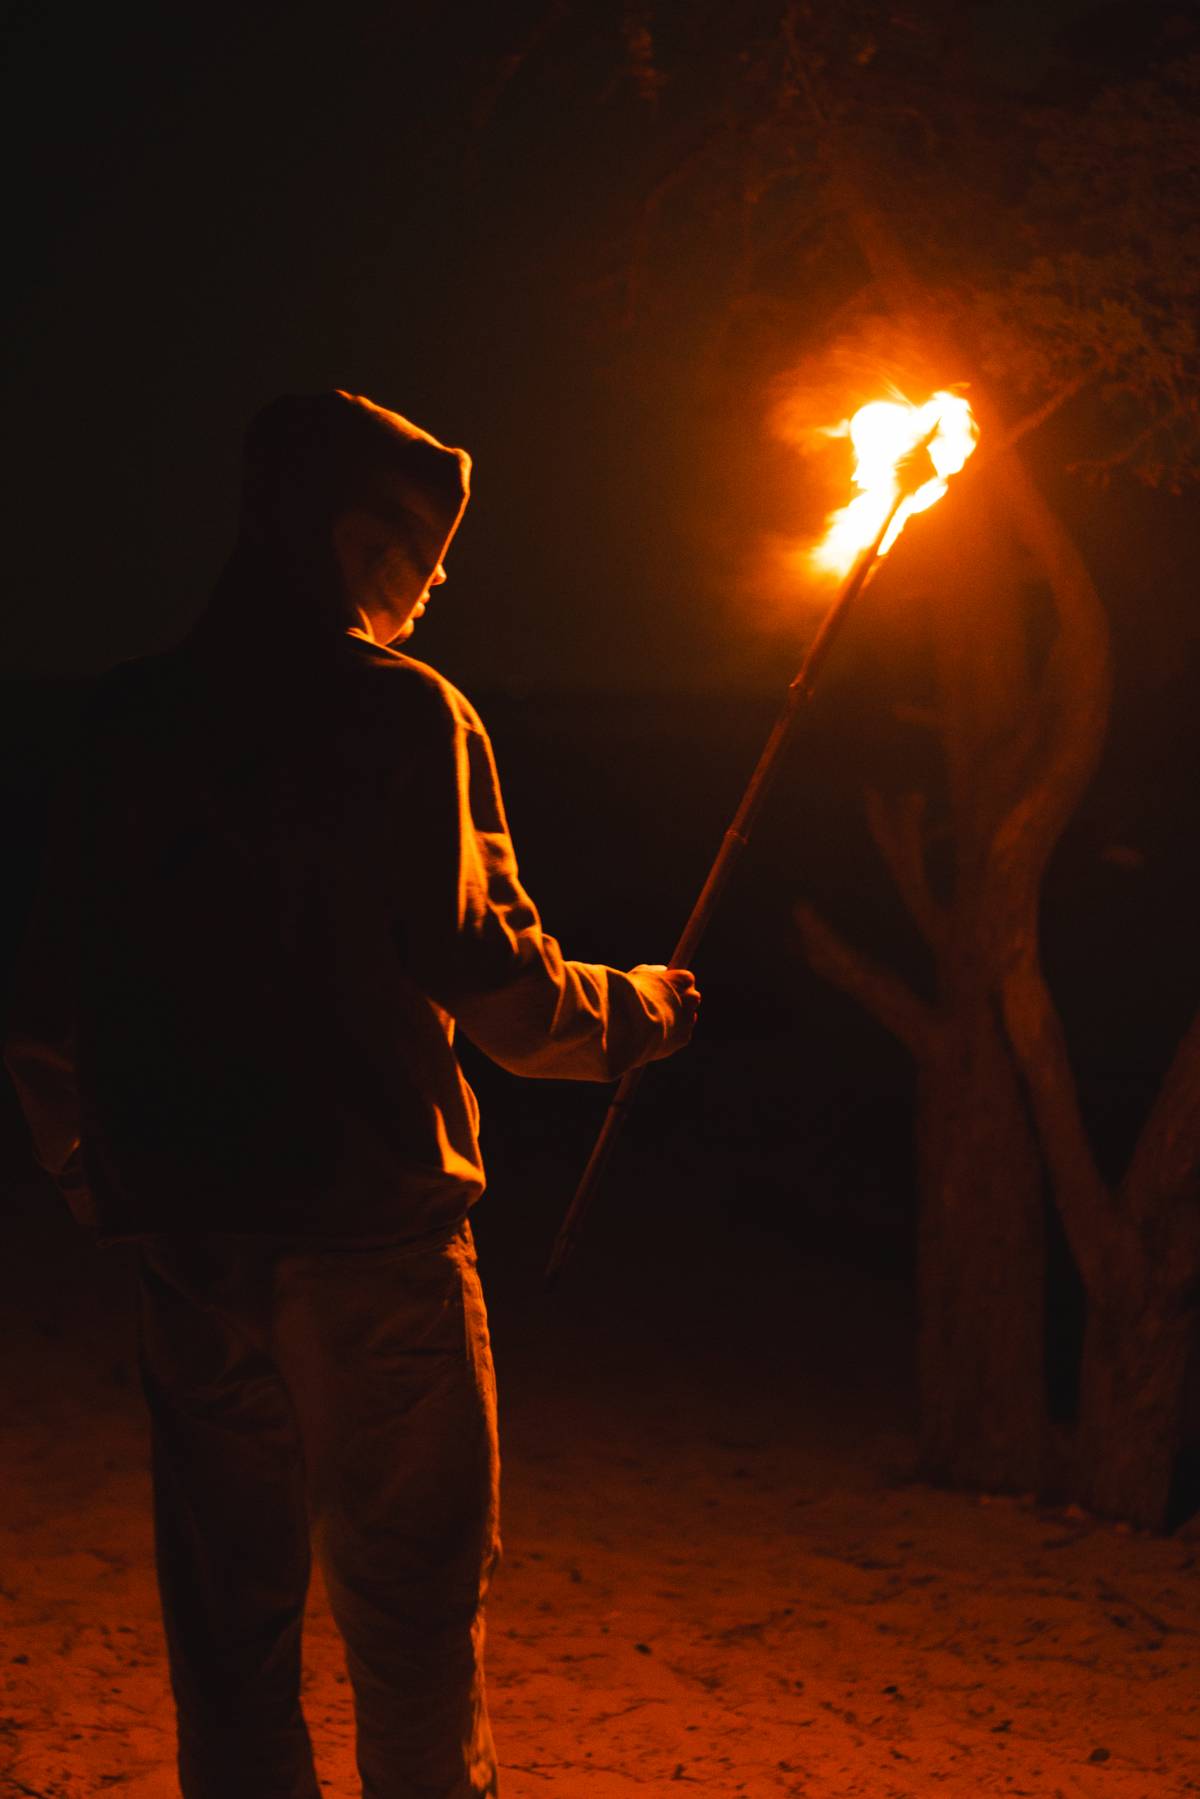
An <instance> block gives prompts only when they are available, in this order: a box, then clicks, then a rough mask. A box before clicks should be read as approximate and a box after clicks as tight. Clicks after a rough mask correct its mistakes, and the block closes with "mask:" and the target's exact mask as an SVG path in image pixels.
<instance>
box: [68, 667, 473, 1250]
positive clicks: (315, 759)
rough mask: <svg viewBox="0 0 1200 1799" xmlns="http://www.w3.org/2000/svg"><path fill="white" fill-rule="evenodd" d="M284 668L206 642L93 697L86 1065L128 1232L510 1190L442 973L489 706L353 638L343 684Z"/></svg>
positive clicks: (101, 1151)
mask: <svg viewBox="0 0 1200 1799" xmlns="http://www.w3.org/2000/svg"><path fill="white" fill-rule="evenodd" d="M277 672H278V671H277V669H276V668H275V667H274V665H273V664H272V661H271V659H270V658H269V657H262V656H261V655H256V654H255V652H254V650H251V651H250V653H249V654H248V655H247V657H246V658H245V660H244V661H243V662H242V663H240V664H239V667H238V678H237V679H236V680H235V681H231V680H229V679H228V678H225V677H224V676H223V673H222V671H220V670H219V669H214V668H213V667H212V666H211V661H210V659H209V658H207V657H206V656H204V655H203V654H200V653H198V652H197V651H196V650H195V649H194V648H191V647H188V648H185V649H184V650H183V651H180V652H175V653H173V654H171V655H168V656H164V657H159V658H154V659H151V660H148V661H146V662H144V663H140V664H134V665H131V666H129V667H128V668H125V669H122V670H119V671H117V672H116V674H115V675H113V676H111V677H109V679H108V681H107V682H106V683H105V684H104V686H103V687H102V690H101V692H100V694H99V696H98V698H97V702H96V703H95V705H94V706H93V708H92V716H91V720H90V726H89V730H88V734H87V738H86V741H85V745H84V753H83V755H82V756H81V758H80V771H79V777H78V778H79V781H80V793H79V796H78V803H79V816H80V823H81V830H80V833H79V851H78V854H79V866H78V868H77V872H76V875H75V881H76V888H75V890H76V891H77V892H80V893H82V894H85V895H86V896H87V907H86V911H85V912H84V913H83V914H82V916H81V917H80V920H79V932H80V937H79V958H80V966H79V980H80V991H81V998H82V1003H81V1007H80V1016H81V1024H82V1030H81V1035H80V1039H79V1043H78V1064H77V1065H78V1074H79V1081H80V1088H81V1099H82V1105H83V1125H84V1136H85V1140H86V1141H87V1142H88V1144H89V1146H90V1148H91V1155H90V1160H89V1176H90V1179H91V1182H92V1186H93V1191H94V1192H95V1195H96V1199H97V1203H98V1207H99V1213H100V1221H101V1225H102V1228H103V1229H104V1231H105V1232H106V1234H111V1235H128V1234H137V1233H141V1232H145V1231H147V1230H163V1229H173V1230H187V1229H193V1230H210V1231H211V1230H240V1231H249V1232H274V1233H276V1234H282V1235H287V1234H298V1235H316V1236H323V1235H324V1236H376V1237H403V1236H411V1235H414V1234H417V1233H419V1232H422V1231H425V1230H428V1229H435V1228H438V1227H440V1226H442V1225H445V1224H448V1223H455V1222H457V1221H458V1220H459V1219H461V1218H462V1216H463V1215H464V1214H465V1212H466V1209H467V1207H468V1205H469V1204H470V1203H472V1201H473V1200H474V1199H475V1198H477V1196H478V1193H479V1191H480V1189H481V1186H482V1172H481V1168H480V1164H479V1157H478V1148H477V1144H476V1139H475V1131H474V1110H473V1103H472V1100H471V1097H470V1094H469V1092H468V1090H467V1088H466V1085H465V1083H464V1082H463V1080H462V1078H461V1075H460V1073H459V1071H458V1067H457V1063H456V1061H455V1058H454V1055H453V1050H452V1047H451V1042H450V1037H449V1033H448V1030H447V1017H446V1014H445V1012H444V1011H443V1010H442V1009H441V1008H440V1007H439V1006H438V1005H437V1004H436V1002H435V1001H434V1000H433V999H432V998H431V996H430V993H429V991H428V988H429V986H430V980H429V973H430V972H433V974H434V980H435V981H436V970H435V969H434V967H433V965H434V963H435V962H436V960H437V952H438V947H439V946H437V945H436V944H435V942H433V941H431V940H430V939H431V937H432V936H433V934H434V931H435V928H436V927H435V925H434V920H433V915H434V913H435V912H436V911H437V909H438V907H439V904H440V903H441V902H442V900H443V895H441V894H439V893H437V892H436V891H435V888H436V885H437V884H438V883H439V882H440V883H442V884H443V885H444V884H445V883H446V882H448V881H449V880H451V879H453V878H454V877H453V872H452V870H451V869H448V867H447V863H448V862H449V861H451V860H452V859H454V860H456V859H457V853H458V852H457V846H456V843H455V840H454V837H453V836H452V835H451V834H450V832H449V831H448V830H447V828H446V826H445V825H444V824H442V825H441V827H440V828H438V829H437V830H436V834H435V831H434V828H433V827H434V818H433V816H432V815H433V814H434V813H435V812H436V811H437V810H438V809H439V808H441V809H442V810H444V809H445V802H446V800H447V798H448V797H449V798H450V799H451V800H452V802H453V797H454V796H453V795H449V796H448V795H447V794H446V793H445V791H444V790H443V791H442V792H440V793H439V792H437V791H435V783H436V782H437V781H438V779H439V776H440V778H441V782H442V785H443V789H444V784H445V782H446V781H447V780H453V778H454V770H455V767H456V764H457V762H458V760H459V753H460V752H459V740H460V739H461V738H463V737H466V736H470V735H473V734H474V730H475V727H474V725H473V724H472V723H471V721H470V714H469V712H468V711H467V709H466V708H465V706H464V705H463V704H462V703H461V701H460V700H459V698H458V696H457V695H455V694H454V692H453V689H450V688H448V687H447V686H446V684H445V683H443V682H441V681H440V680H439V679H438V678H437V677H436V676H435V675H434V674H433V672H432V671H431V670H426V669H424V668H423V667H422V666H421V665H420V664H417V663H413V662H411V661H409V660H408V659H407V658H401V657H397V656H395V655H394V654H392V653H390V652H387V651H383V650H380V649H379V648H377V647H376V646H374V645H371V644H369V643H367V642H365V641H363V640H362V639H358V638H353V637H350V636H347V637H345V639H344V640H343V642H342V643H340V644H338V645H337V646H336V650H335V652H334V654H333V655H332V656H331V658H330V665H329V666H328V667H326V668H324V669H323V670H322V676H321V680H320V682H319V683H316V682H311V683H305V684H302V685H301V686H300V687H299V689H297V686H296V685H295V684H294V683H295V677H294V676H293V680H292V682H286V681H278V680H277V679H275V678H274V677H275V676H276V675H277ZM456 814H457V807H456V806H455V807H454V811H453V812H452V823H451V829H452V830H453V828H454V821H455V817H456ZM439 852H440V853H439ZM448 928H449V927H446V928H445V929H444V930H443V935H445V934H447V932H448ZM441 947H442V948H443V950H444V946H441ZM423 975H424V981H423V984H421V982H422V976H423ZM168 1195H169V1198H168V1197H167V1196H168ZM165 1208H169V1209H165Z"/></svg>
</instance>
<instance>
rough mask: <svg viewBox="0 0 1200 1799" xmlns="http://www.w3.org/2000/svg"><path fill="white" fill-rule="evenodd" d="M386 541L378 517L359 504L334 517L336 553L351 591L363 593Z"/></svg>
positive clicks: (345, 583) (346, 587) (339, 566)
mask: <svg viewBox="0 0 1200 1799" xmlns="http://www.w3.org/2000/svg"><path fill="white" fill-rule="evenodd" d="M386 547H387V546H386V543H385V541H384V537H383V533H382V532H381V530H380V527H379V521H378V519H376V518H374V517H373V516H372V514H371V513H369V512H364V511H362V510H361V509H360V508H359V507H356V506H349V507H347V508H346V510H345V511H344V512H339V513H338V515H337V517H336V518H335V519H334V521H333V553H334V556H335V558H336V560H337V565H338V568H339V570H340V571H341V576H342V584H343V586H344V587H345V589H346V591H347V593H349V594H351V595H352V596H356V595H358V594H359V593H361V591H362V589H363V587H364V585H365V583H366V582H367V580H368V579H369V578H370V575H371V573H372V571H373V570H374V568H375V566H376V564H377V563H378V561H379V558H380V557H381V555H382V554H383V552H384V550H385V548H386Z"/></svg>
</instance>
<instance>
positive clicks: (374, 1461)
mask: <svg viewBox="0 0 1200 1799" xmlns="http://www.w3.org/2000/svg"><path fill="white" fill-rule="evenodd" d="M140 1284H141V1298H140V1345H141V1368H142V1379H143V1385H144V1388H145V1393H146V1398H147V1402H148V1404H149V1410H150V1422H151V1447H152V1468H153V1486H154V1517H155V1551H156V1561H157V1568H158V1580H159V1590H160V1594H161V1598H162V1609H163V1621H164V1627H165V1633H166V1642H167V1653H168V1661H169V1666H170V1674H171V1684H172V1688H173V1692H174V1697H175V1708H176V1718H177V1724H178V1743H179V1778H180V1786H181V1789H182V1792H183V1795H184V1799H319V1793H320V1789H319V1787H318V1784H317V1779H316V1775H315V1773H314V1769H313V1758H312V1750H311V1745H310V1739H309V1735H308V1729H307V1726H306V1723H305V1719H304V1715H303V1712H302V1709H301V1703H300V1677H301V1627H302V1622H303V1614H304V1603H305V1595H306V1593H307V1589H308V1582H309V1574H310V1568H311V1548H312V1546H313V1545H314V1544H315V1547H316V1550H317V1553H318V1554H319V1556H320V1558H321V1563H322V1569H323V1572H324V1576H325V1581H326V1585H327V1588H328V1592H329V1599H330V1605H331V1608H332V1611H333V1615H334V1618H335V1621H336V1623H337V1626H338V1629H339V1631H340V1632H341V1635H342V1637H343V1639H344V1641H345V1649H346V1666H347V1672H348V1675H349V1679H350V1684H351V1688H352V1691H353V1696H354V1707H355V1723H356V1741H357V1755H358V1768H359V1774H360V1776H361V1780H362V1790H363V1796H364V1799H478V1796H479V1795H494V1794H496V1793H497V1792H498V1779H497V1771H496V1757H495V1751H494V1748H493V1744H492V1736H491V1730H490V1726H489V1723H488V1715H487V1706H486V1700H485V1693H484V1674H483V1639H484V1623H483V1603H484V1598H485V1595H486V1592H487V1588H488V1582H489V1579H490V1577H491V1574H492V1571H493V1569H494V1567H495V1564H496V1561H497V1558H498V1555H499V1547H500V1545H499V1534H498V1492H499V1454H498V1448H497V1431H496V1387H495V1377H494V1374H493V1369H492V1358H491V1349H490V1345H489V1340H488V1330H487V1316H486V1311H485V1308H484V1302H483V1293H482V1290H481V1288H480V1284H479V1278H478V1274H477V1272H476V1267H475V1253H474V1248H473V1244H472V1240H471V1233H470V1227H469V1226H468V1225H466V1224H464V1225H462V1226H461V1227H460V1228H459V1229H458V1230H457V1231H456V1232H455V1233H454V1234H453V1236H451V1237H450V1239H449V1240H448V1241H441V1242H439V1243H437V1244H435V1245H433V1246H429V1245H424V1246H422V1247H412V1246H407V1247H405V1246H387V1247H382V1248H381V1247H379V1246H368V1245H365V1244H362V1245H359V1244H354V1243H345V1242H343V1243H340V1244H338V1245H336V1246H334V1247H325V1246H322V1247H319V1248H315V1247H312V1246H311V1245H304V1244H299V1243H296V1242H290V1243H282V1242H276V1241H264V1240H261V1239H251V1238H236V1237H200V1238H186V1239H185V1238H174V1239H171V1238H153V1239H148V1240H146V1241H145V1242H144V1243H143V1246H142V1252H141V1273H140Z"/></svg>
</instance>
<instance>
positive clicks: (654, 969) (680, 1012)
mask: <svg viewBox="0 0 1200 1799" xmlns="http://www.w3.org/2000/svg"><path fill="white" fill-rule="evenodd" d="M630 972H631V973H633V974H635V975H637V974H654V975H657V976H658V977H659V979H660V980H661V981H662V982H663V984H664V985H665V986H667V987H669V988H670V990H671V993H672V996H673V998H674V1000H675V1017H674V1020H673V1022H672V1024H671V1028H670V1030H669V1031H668V1033H667V1040H666V1042H665V1043H664V1044H663V1047H662V1048H661V1049H660V1050H659V1052H658V1056H657V1057H656V1058H655V1059H656V1060H657V1061H661V1060H662V1058H663V1057H664V1056H673V1055H674V1054H675V1052H676V1050H678V1049H682V1048H683V1047H684V1045H685V1044H686V1043H688V1042H689V1041H690V1039H691V1035H692V1032H693V1031H694V1030H695V1028H696V1019H697V1018H698V1016H699V1013H700V989H699V988H698V987H697V985H696V977H695V975H694V974H693V973H692V971H691V969H690V968H668V967H667V966H666V964H665V962H639V963H638V965H637V967H636V968H634V969H632V970H631V971H630Z"/></svg>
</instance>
